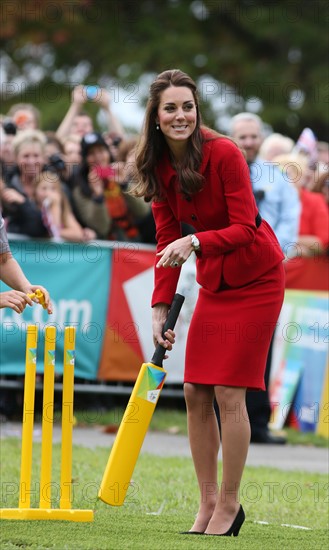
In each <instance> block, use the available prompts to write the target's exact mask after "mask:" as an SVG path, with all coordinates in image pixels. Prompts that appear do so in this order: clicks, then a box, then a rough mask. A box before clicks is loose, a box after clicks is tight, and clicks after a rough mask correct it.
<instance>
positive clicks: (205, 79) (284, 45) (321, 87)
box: [0, 0, 329, 140]
mask: <svg viewBox="0 0 329 550" xmlns="http://www.w3.org/2000/svg"><path fill="white" fill-rule="evenodd" d="M0 15H1V37H0V48H1V59H0V61H1V74H2V78H1V80H2V83H1V102H2V106H1V112H2V114H4V113H6V112H7V110H8V109H9V107H10V106H11V105H12V104H13V103H18V102H21V101H23V102H30V103H33V104H35V105H36V106H38V108H39V109H40V110H41V112H42V125H43V128H45V129H53V130H54V129H56V128H57V127H58V125H59V123H60V121H61V119H62V117H63V115H64V113H65V112H66V110H67V108H68V105H69V103H70V91H71V90H72V88H73V86H74V85H76V84H78V83H79V84H80V83H89V84H90V83H92V84H96V83H97V84H99V85H101V86H103V87H107V88H108V89H113V90H114V92H113V93H115V86H125V89H126V90H128V91H129V86H131V92H132V94H133V93H134V91H137V92H138V101H139V102H141V103H143V102H144V101H145V97H146V93H147V90H142V89H140V90H139V89H138V90H136V82H139V83H140V82H142V80H143V75H150V74H157V73H159V72H161V71H162V70H164V69H167V68H180V69H182V70H184V71H186V72H188V73H189V74H190V75H191V76H192V77H193V78H194V79H195V80H197V81H199V79H200V82H202V90H201V92H202V93H201V99H202V100H203V102H204V109H203V113H204V118H205V121H206V122H207V123H208V124H211V125H214V126H215V127H217V129H218V130H223V128H221V127H220V126H221V120H224V119H225V117H226V118H227V117H230V116H232V115H234V114H235V113H236V112H239V111H241V110H252V111H254V112H258V114H260V115H261V116H262V118H263V119H264V120H265V121H266V122H267V123H268V124H270V125H271V126H272V127H273V129H274V130H275V131H277V132H282V133H284V134H287V135H290V136H291V137H293V138H295V139H296V138H297V137H298V136H299V134H300V133H301V131H302V129H303V128H304V127H307V126H308V127H310V128H312V130H313V131H314V132H315V134H316V136H317V137H318V139H320V140H328V135H327V129H328V114H329V110H328V63H327V61H328V56H327V52H328V2H327V1H326V0H323V1H322V0H313V1H312V2H310V1H309V0H299V1H287V0H276V1H271V0H269V1H266V0H265V1H264V0H262V1H257V0H217V1H212V0H204V1H201V0H194V1H190V0H158V1H156V0H153V1H152V0H141V1H139V2H136V1H128V0H112V1H111V0H108V1H96V0H80V1H77V0H56V1H48V0H45V1H44V2H39V1H36V0H25V1H24V2H22V1H18V0H17V1H16V0H11V1H9V0H4V1H3V2H2V3H1V7H0ZM136 98H137V96H136V97H133V96H132V100H134V101H136ZM114 100H116V98H115V97H114ZM118 100H119V99H118ZM93 109H95V106H94V105H92V104H88V106H87V110H89V112H90V114H93ZM219 115H220V116H219Z"/></svg>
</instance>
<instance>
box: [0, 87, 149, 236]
mask: <svg viewBox="0 0 329 550" xmlns="http://www.w3.org/2000/svg"><path fill="white" fill-rule="evenodd" d="M89 100H90V98H88V94H87V93H86V91H85V87H84V86H77V87H76V88H74V90H73V92H72V102H71V105H70V107H69V109H68V112H67V113H66V115H65V116H64V118H63V120H62V122H61V124H60V126H59V128H58V129H57V131H56V132H51V131H42V130H41V128H40V119H41V117H40V113H39V111H38V110H37V108H36V107H35V106H33V105H31V104H17V105H14V106H13V107H12V108H11V109H10V110H9V112H8V113H7V114H5V115H2V116H1V127H0V163H1V178H0V200H1V210H2V214H3V217H4V219H5V224H6V230H7V232H8V233H9V234H16V235H26V236H29V237H32V238H53V239H60V240H66V241H76V242H86V241H90V240H94V239H106V240H117V241H134V242H141V243H146V244H154V243H155V225H154V221H153V216H152V212H151V207H150V204H148V203H146V202H144V200H143V199H140V198H136V197H133V196H132V195H130V194H129V193H127V191H128V189H129V186H130V185H131V182H132V177H133V165H134V154H133V150H134V146H135V144H136V139H137V136H130V135H127V134H126V133H125V131H124V129H123V128H122V125H121V124H120V121H118V119H117V118H116V117H115V116H114V115H113V113H112V110H111V104H110V95H109V93H108V92H107V91H106V90H105V89H101V88H99V89H97V94H96V96H95V97H94V98H93V99H92V101H94V102H96V103H98V104H99V107H100V108H102V109H103V110H105V112H106V113H107V119H108V129H107V131H105V132H103V133H101V132H99V131H97V130H95V128H94V124H93V121H92V118H91V117H90V116H89V114H87V113H86V112H84V111H83V105H84V103H86V101H89Z"/></svg>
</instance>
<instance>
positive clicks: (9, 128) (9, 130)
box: [2, 120, 17, 136]
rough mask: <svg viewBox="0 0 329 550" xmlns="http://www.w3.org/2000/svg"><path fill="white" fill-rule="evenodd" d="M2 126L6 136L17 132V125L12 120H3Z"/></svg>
mask: <svg viewBox="0 0 329 550" xmlns="http://www.w3.org/2000/svg"><path fill="white" fill-rule="evenodd" d="M2 128H3V131H4V133H5V134H6V135H7V136H15V135H16V133H17V126H16V124H15V123H14V122H13V121H12V120H4V122H3V123H2Z"/></svg>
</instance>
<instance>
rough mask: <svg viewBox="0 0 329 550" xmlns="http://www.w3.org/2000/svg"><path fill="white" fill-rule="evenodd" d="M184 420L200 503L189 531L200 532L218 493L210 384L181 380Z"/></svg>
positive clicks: (216, 441) (216, 431) (215, 424)
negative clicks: (185, 416)
mask: <svg viewBox="0 0 329 550" xmlns="http://www.w3.org/2000/svg"><path fill="white" fill-rule="evenodd" d="M184 391H185V400H186V407H187V424H188V434H189V440H190V447H191V453H192V457H193V462H194V468H195V471H196V475H197V479H198V483H199V489H200V506H199V511H198V514H197V517H196V520H195V522H194V524H193V526H192V527H191V531H201V532H203V531H204V530H205V529H206V527H207V525H208V522H209V520H210V518H211V516H212V514H213V511H214V508H215V504H216V501H217V494H218V481H217V472H218V451H219V429H218V422H217V418H216V415H215V411H214V406H213V403H214V388H213V386H206V385H201V384H185V385H184Z"/></svg>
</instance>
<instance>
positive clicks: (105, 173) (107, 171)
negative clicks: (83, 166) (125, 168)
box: [94, 166, 115, 180]
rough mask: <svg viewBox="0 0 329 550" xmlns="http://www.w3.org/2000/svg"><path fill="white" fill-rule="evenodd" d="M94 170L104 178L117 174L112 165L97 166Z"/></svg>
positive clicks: (111, 177)
mask: <svg viewBox="0 0 329 550" xmlns="http://www.w3.org/2000/svg"><path fill="white" fill-rule="evenodd" d="M94 170H95V172H96V174H97V176H98V177H99V178H101V179H103V180H109V179H113V178H114V176H115V170H114V169H113V168H112V166H95V167H94Z"/></svg>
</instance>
